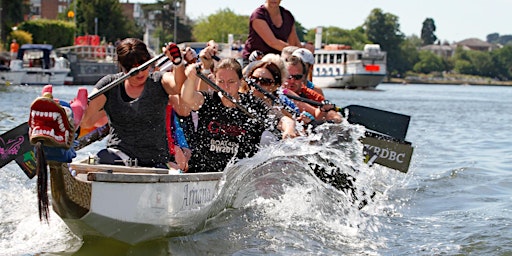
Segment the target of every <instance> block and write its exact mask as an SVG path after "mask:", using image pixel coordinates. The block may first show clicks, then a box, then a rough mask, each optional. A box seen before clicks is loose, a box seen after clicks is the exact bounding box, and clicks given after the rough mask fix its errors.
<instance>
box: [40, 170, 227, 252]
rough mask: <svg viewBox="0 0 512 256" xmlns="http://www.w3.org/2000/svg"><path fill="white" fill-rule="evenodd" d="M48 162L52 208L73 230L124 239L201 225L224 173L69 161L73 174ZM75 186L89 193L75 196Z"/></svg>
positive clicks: (141, 238)
mask: <svg viewBox="0 0 512 256" xmlns="http://www.w3.org/2000/svg"><path fill="white" fill-rule="evenodd" d="M50 166H51V170H52V173H51V175H52V177H51V178H52V198H53V201H52V204H53V208H54V210H55V212H57V214H58V215H59V216H60V217H61V218H62V219H63V221H64V222H65V223H66V224H67V225H68V226H69V228H70V229H71V230H72V231H73V233H75V234H76V235H78V236H79V237H84V236H100V237H108V238H113V239H116V240H119V241H122V242H125V243H128V244H136V243H140V242H143V241H148V240H153V239H157V238H161V237H166V236H179V235H185V234H190V233H193V232H194V231H196V230H198V229H200V228H202V227H203V225H204V223H205V221H206V219H207V218H208V214H210V211H209V210H210V208H211V205H212V201H213V199H214V197H215V195H216V193H217V189H218V183H219V180H220V178H221V177H222V173H192V174H181V173H178V172H174V173H172V174H168V173H167V172H168V171H167V170H164V169H155V168H129V167H123V166H119V167H118V166H111V165H87V164H72V168H73V169H74V170H75V171H77V172H79V174H78V175H77V176H76V177H73V176H71V174H70V172H69V170H67V167H66V165H65V164H64V165H63V164H60V163H59V164H56V165H50ZM92 170H94V171H92ZM106 170H108V171H106ZM128 171H129V172H131V173H128ZM134 172H135V173H134ZM162 172H164V173H167V174H163V173H162ZM54 176H55V177H54ZM61 177H63V179H62V181H63V184H60V185H59V179H60V178H61ZM73 184H75V185H73ZM74 186H86V187H87V188H86V189H80V190H82V191H81V192H83V191H84V190H85V191H90V192H86V193H85V194H84V193H82V194H83V196H82V197H81V198H82V199H77V198H80V197H79V196H76V192H75V191H74V189H72V188H73V187H74ZM62 188H64V190H67V191H62V190H63V189H62ZM72 193H75V195H74V196H75V197H76V198H73V196H71V194H72ZM66 197H69V198H66Z"/></svg>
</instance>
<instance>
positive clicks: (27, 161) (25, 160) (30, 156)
mask: <svg viewBox="0 0 512 256" xmlns="http://www.w3.org/2000/svg"><path fill="white" fill-rule="evenodd" d="M16 163H17V164H18V166H19V167H20V168H21V170H23V172H24V173H25V174H26V175H27V177H28V178H29V179H32V178H34V176H36V174H37V170H36V165H37V163H36V158H35V155H34V151H33V150H29V151H27V152H25V154H23V155H21V156H18V157H17V158H16Z"/></svg>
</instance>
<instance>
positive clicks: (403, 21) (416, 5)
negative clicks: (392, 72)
mask: <svg viewBox="0 0 512 256" xmlns="http://www.w3.org/2000/svg"><path fill="white" fill-rule="evenodd" d="M124 1H126V0H121V2H124ZM130 2H131V3H137V2H138V3H154V2H156V1H155V0H130ZM264 2H265V0H187V6H186V13H187V16H188V17H189V18H191V19H197V18H199V17H206V16H208V15H210V14H214V13H216V12H217V11H219V10H221V9H226V8H229V9H231V10H232V11H233V12H235V13H236V14H239V15H250V14H251V12H252V11H253V10H254V9H255V8H256V7H258V6H260V5H261V4H263V3H264ZM281 6H283V7H284V8H286V9H288V10H290V11H291V12H292V14H293V15H294V17H295V19H296V20H297V21H298V22H300V23H301V24H302V26H304V27H305V28H307V29H311V28H315V27H317V26H324V27H328V26H335V27H339V28H342V29H354V28H356V27H357V26H360V25H362V24H363V23H364V21H365V20H366V18H367V17H368V16H369V15H370V13H371V11H372V10H373V9H374V8H380V9H382V11H383V12H384V13H391V14H393V15H395V16H397V17H398V22H399V24H400V31H402V33H404V34H405V35H406V36H410V35H413V34H414V35H416V36H420V34H421V28H422V25H423V21H425V19H427V18H432V19H433V20H434V23H435V25H436V31H435V32H434V33H435V35H436V36H437V38H438V39H440V40H441V41H442V42H445V41H448V42H449V43H452V42H457V41H461V40H464V39H467V38H479V39H481V40H484V41H485V40H486V37H487V35H488V34H491V33H499V34H500V35H512V21H511V19H510V17H511V11H512V0H471V1H468V0H429V1H425V0H313V1H306V0H282V1H281Z"/></svg>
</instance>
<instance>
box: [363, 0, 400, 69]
mask: <svg viewBox="0 0 512 256" xmlns="http://www.w3.org/2000/svg"><path fill="white" fill-rule="evenodd" d="M364 27H365V28H366V35H367V37H368V40H370V41H371V42H373V43H375V44H380V47H381V49H382V50H383V51H386V52H387V65H388V71H389V72H390V73H391V74H401V73H402V74H403V73H405V71H406V70H404V69H403V66H401V65H400V63H401V61H402V60H401V56H402V53H401V51H400V44H401V43H402V42H403V40H404V38H405V36H404V34H403V33H402V32H401V31H400V24H399V23H398V17H397V16H396V15H393V14H391V13H383V12H382V10H381V9H379V8H375V9H373V10H372V11H371V13H370V15H369V16H368V18H366V21H365V23H364Z"/></svg>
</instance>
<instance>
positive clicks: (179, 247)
mask: <svg viewBox="0 0 512 256" xmlns="http://www.w3.org/2000/svg"><path fill="white" fill-rule="evenodd" d="M40 89H41V87H23V86H10V87H0V133H3V132H5V131H7V130H10V129H12V128H14V127H15V126H16V125H18V124H20V123H22V122H24V121H26V120H27V118H28V109H29V106H30V103H31V102H32V100H33V99H35V98H36V97H37V95H39V92H40ZM89 89H90V87H89ZM76 91H77V88H76V87H64V86H61V87H55V88H54V95H55V96H56V97H59V98H61V99H65V100H69V99H71V98H72V97H73V94H75V93H76ZM325 93H326V95H327V98H329V99H331V101H333V102H334V103H336V104H337V105H339V106H346V105H351V104H359V105H364V106H369V107H374V108H378V109H383V110H388V111H393V112H398V113H402V114H406V115H410V116H411V123H410V126H409V131H408V135H407V140H408V141H410V142H412V143H413V146H414V147H415V152H414V155H413V158H412V163H411V167H410V169H409V172H408V173H407V174H404V173H400V172H398V171H394V170H391V169H387V168H384V167H381V166H373V167H367V166H364V165H363V164H361V163H359V162H357V163H356V162H354V160H353V159H350V158H344V156H343V154H344V151H340V152H334V153H335V154H330V155H329V154H326V156H327V157H330V158H331V160H332V161H334V162H336V161H337V162H338V163H339V164H341V165H343V164H347V165H350V166H356V167H357V168H358V169H359V170H360V174H359V176H358V184H357V186H359V188H361V189H366V190H369V191H376V192H377V195H376V196H375V198H374V200H373V201H371V202H370V203H369V205H367V206H366V207H364V208H363V209H362V210H360V211H359V210H357V209H356V207H354V206H353V205H350V204H348V203H347V202H346V200H344V196H345V195H344V194H343V193H340V192H339V191H337V190H333V189H332V188H331V187H330V186H328V185H325V184H324V183H322V182H320V181H318V179H315V177H312V176H308V175H307V174H306V173H301V171H302V170H301V169H302V168H300V166H299V167H298V168H297V172H296V174H294V175H290V177H291V178H290V179H283V177H280V178H276V177H274V178H276V179H275V180H276V181H278V183H282V184H284V185H285V186H283V187H280V189H279V191H274V190H272V189H270V190H268V191H266V193H270V194H271V193H274V192H276V193H277V192H279V196H275V197H274V196H272V195H269V194H265V195H261V194H260V196H254V194H253V192H254V191H253V190H254V189H257V187H258V180H251V178H247V179H239V180H233V181H231V180H230V179H229V177H228V178H227V179H226V183H228V184H229V183H230V182H231V184H230V186H231V187H235V188H237V189H236V191H231V192H230V193H229V198H226V201H229V204H226V208H225V209H223V210H222V211H220V212H219V213H218V214H217V215H216V216H214V217H213V218H212V219H210V220H208V222H207V223H206V225H205V228H204V230H203V231H201V232H198V233H195V234H191V235H189V236H182V237H170V238H163V239H161V240H159V241H155V242H150V243H146V244H141V245H137V246H132V247H128V246H125V245H123V244H119V243H116V242H114V241H110V240H102V239H97V240H90V241H89V240H87V241H82V240H80V239H79V238H77V237H75V236H74V235H73V234H72V233H71V232H70V231H69V230H68V229H67V227H66V226H65V224H64V223H63V222H62V221H61V220H60V219H59V217H58V216H57V215H56V214H55V213H53V212H52V213H51V216H50V223H49V224H45V223H40V222H39V219H38V213H37V203H36V197H37V196H36V189H35V187H36V185H35V179H33V180H29V179H28V178H27V177H26V176H25V175H24V174H23V172H22V171H20V170H19V168H18V167H17V166H16V165H15V164H13V163H10V164H8V165H6V166H5V167H3V168H1V169H0V179H1V180H2V182H0V205H1V209H0V255H41V254H45V255H73V254H75V255H116V254H117V255H205V254H210V255H233V254H234V255H261V254H266V255H512V146H511V145H510V142H511V139H510V138H512V128H511V124H512V115H511V114H510V111H511V110H512V100H511V99H512V87H492V86H455V85H415V84H411V85H398V84H381V85H379V86H378V90H375V91H351V90H335V89H326V90H325ZM299 143H300V141H299V142H293V143H288V145H285V146H282V147H276V148H269V149H265V150H264V151H262V152H261V154H258V155H257V156H256V157H255V158H254V159H253V160H252V161H248V162H245V165H243V166H238V167H237V168H235V170H233V171H231V170H230V172H228V173H231V174H233V173H234V172H235V171H236V172H237V175H241V176H243V175H244V174H246V173H248V172H251V171H252V170H251V169H253V167H254V166H264V165H262V164H261V163H265V162H268V161H271V156H272V157H274V159H275V157H276V156H277V157H279V156H281V157H287V154H290V153H289V152H290V151H294V152H299V151H300V152H304V151H308V152H309V153H310V151H312V150H315V149H314V148H311V147H309V146H303V145H300V144H299ZM103 146H104V142H97V143H95V144H93V145H92V146H90V147H87V148H85V149H82V150H80V151H79V157H80V156H82V157H83V156H86V155H88V154H94V153H95V152H96V151H97V150H98V149H99V148H101V147H103ZM351 146H353V147H356V149H357V147H358V146H360V145H357V143H355V144H353V145H351ZM344 150H345V151H349V150H351V149H350V148H345V149H344ZM258 164H259V165H258ZM270 166H271V165H270ZM228 176H230V175H228ZM231 176H233V175H231ZM244 177H251V176H250V175H245V176H244ZM267 178H268V177H267ZM281 179H282V180H281ZM267 180H268V179H267ZM237 183H238V184H237ZM243 184H245V185H247V184H250V185H249V186H244V185H243ZM251 185H254V186H251ZM225 186H227V185H226V184H225ZM251 194H252V195H253V196H248V195H251ZM228 199H229V200H228Z"/></svg>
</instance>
